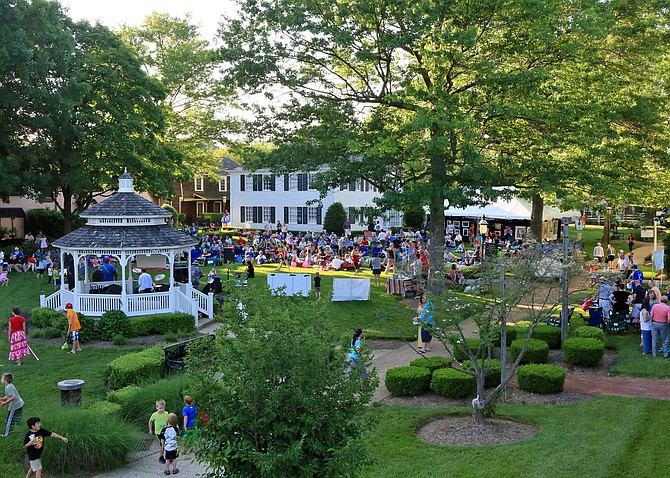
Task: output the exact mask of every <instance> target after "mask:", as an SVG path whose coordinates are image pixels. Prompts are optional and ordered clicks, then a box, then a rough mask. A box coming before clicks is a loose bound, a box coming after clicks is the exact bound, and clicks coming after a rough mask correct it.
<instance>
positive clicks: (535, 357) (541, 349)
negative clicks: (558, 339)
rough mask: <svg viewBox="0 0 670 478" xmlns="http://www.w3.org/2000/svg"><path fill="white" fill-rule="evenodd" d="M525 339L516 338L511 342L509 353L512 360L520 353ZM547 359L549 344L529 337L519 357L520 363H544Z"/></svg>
mask: <svg viewBox="0 0 670 478" xmlns="http://www.w3.org/2000/svg"><path fill="white" fill-rule="evenodd" d="M525 343H526V339H516V340H514V341H513V342H512V345H511V347H510V355H511V357H512V359H513V360H516V358H517V357H518V356H519V354H520V353H521V350H523V346H524V345H525ZM548 359H549V345H548V344H547V342H545V341H544V340H538V339H530V340H529V341H528V349H527V350H526V353H525V354H524V356H523V358H522V359H521V362H520V363H524V364H528V363H546V362H547V360H548Z"/></svg>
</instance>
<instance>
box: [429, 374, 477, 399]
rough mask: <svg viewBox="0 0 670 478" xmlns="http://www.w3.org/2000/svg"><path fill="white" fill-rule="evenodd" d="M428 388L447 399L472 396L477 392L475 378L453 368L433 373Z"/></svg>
mask: <svg viewBox="0 0 670 478" xmlns="http://www.w3.org/2000/svg"><path fill="white" fill-rule="evenodd" d="M430 387H431V388H432V389H433V391H434V392H435V393H437V394H438V395H442V396H443V397H449V398H464V397H469V396H474V394H475V391H476V390H477V383H476V381H475V377H473V376H472V375H468V374H467V373H465V372H463V371H461V370H458V369H454V368H441V369H439V370H435V372H433V380H432V381H431V383H430Z"/></svg>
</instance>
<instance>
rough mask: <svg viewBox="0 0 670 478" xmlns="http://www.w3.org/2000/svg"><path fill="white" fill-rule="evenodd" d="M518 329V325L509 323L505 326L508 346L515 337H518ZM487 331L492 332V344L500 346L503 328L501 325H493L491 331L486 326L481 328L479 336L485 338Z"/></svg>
mask: <svg viewBox="0 0 670 478" xmlns="http://www.w3.org/2000/svg"><path fill="white" fill-rule="evenodd" d="M517 329H519V327H516V326H514V325H508V326H507V327H506V328H505V333H506V335H505V337H506V338H507V340H506V342H507V346H508V347H509V346H510V345H511V343H512V341H513V340H514V339H516V334H517ZM487 333H489V334H490V338H491V345H493V346H494V347H500V335H501V330H500V326H491V328H490V332H487V330H486V329H485V328H481V329H480V330H479V338H483V337H484V336H485V335H486V334H487Z"/></svg>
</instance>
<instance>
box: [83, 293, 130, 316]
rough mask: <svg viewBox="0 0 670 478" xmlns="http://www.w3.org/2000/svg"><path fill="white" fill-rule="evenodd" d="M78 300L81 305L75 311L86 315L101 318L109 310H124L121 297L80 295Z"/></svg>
mask: <svg viewBox="0 0 670 478" xmlns="http://www.w3.org/2000/svg"><path fill="white" fill-rule="evenodd" d="M77 299H78V302H79V304H76V305H75V310H79V311H81V312H84V313H86V314H91V315H96V316H99V315H102V314H104V313H105V312H107V311H108V310H123V308H122V307H121V306H122V301H121V296H120V295H108V294H79V296H78V297H77ZM77 305H79V308H77Z"/></svg>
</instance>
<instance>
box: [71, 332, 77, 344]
mask: <svg viewBox="0 0 670 478" xmlns="http://www.w3.org/2000/svg"><path fill="white" fill-rule="evenodd" d="M70 340H72V341H73V342H74V341H75V340H79V330H73V331H72V332H70Z"/></svg>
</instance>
